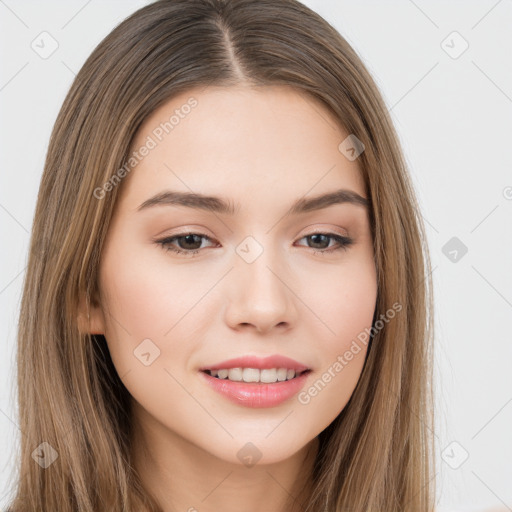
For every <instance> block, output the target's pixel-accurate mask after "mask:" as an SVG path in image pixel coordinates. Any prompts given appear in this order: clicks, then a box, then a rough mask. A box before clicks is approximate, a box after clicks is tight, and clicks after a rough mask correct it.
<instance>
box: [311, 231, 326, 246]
mask: <svg viewBox="0 0 512 512" xmlns="http://www.w3.org/2000/svg"><path fill="white" fill-rule="evenodd" d="M316 237H319V238H321V237H323V238H324V239H325V238H327V235H322V234H319V233H317V234H314V235H311V236H310V239H311V240H312V241H313V243H314V244H316V243H320V245H322V243H321V242H318V241H317V240H316ZM324 241H325V240H324Z"/></svg>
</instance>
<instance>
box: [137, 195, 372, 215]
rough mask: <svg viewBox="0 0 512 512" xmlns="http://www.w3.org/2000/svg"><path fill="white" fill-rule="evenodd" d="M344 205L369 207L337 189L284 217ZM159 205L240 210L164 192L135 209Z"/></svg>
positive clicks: (230, 212)
mask: <svg viewBox="0 0 512 512" xmlns="http://www.w3.org/2000/svg"><path fill="white" fill-rule="evenodd" d="M344 203H348V204H353V205H356V206H361V207H363V208H365V209H366V210H368V209H369V205H370V203H369V201H368V199H366V198H364V197H362V196H361V195H359V194H358V193H357V192H354V191H353V190H347V189H339V190H335V191H333V192H329V193H327V194H322V195H318V196H314V197H310V198H301V199H298V200H297V201H295V202H294V203H293V204H292V206H291V207H290V209H289V210H288V212H287V213H286V214H285V215H298V214H300V213H307V212H310V211H315V210H321V209H323V208H327V207H329V206H332V205H335V204H344ZM161 205H170V206H185V207H188V208H195V209H200V210H206V211H210V212H215V213H220V214H225V215H234V214H235V213H236V212H237V211H239V208H240V205H239V204H235V203H233V202H232V201H229V200H227V199H224V198H222V197H216V196H208V195H203V194H199V193H195V192H176V191H165V192H161V193H159V194H156V195H155V196H153V197H151V198H149V199H147V200H146V201H144V202H143V203H142V204H141V205H140V206H139V207H138V208H137V211H141V210H145V209H147V208H150V207H152V206H161Z"/></svg>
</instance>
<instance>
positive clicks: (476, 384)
mask: <svg viewBox="0 0 512 512" xmlns="http://www.w3.org/2000/svg"><path fill="white" fill-rule="evenodd" d="M147 3H148V2H144V1H142V0H139V1H136V0H129V1H120V0H109V1H103V2H100V1H99V0H89V1H88V2H87V1H85V0H73V1H66V2H64V1H60V2H57V1H46V2H36V1H18V2H16V1H14V0H0V34H1V35H0V38H1V47H0V52H1V59H0V62H1V69H0V73H1V74H0V108H1V114H0V119H1V123H0V129H1V139H0V140H1V146H0V147H1V159H0V162H1V168H2V170H1V173H0V229H1V233H0V235H1V244H2V245H1V246H2V250H1V270H0V322H1V323H0V329H1V332H2V333H3V340H2V347H3V357H2V358H0V413H1V414H0V468H1V477H0V507H1V506H5V505H6V503H7V501H6V497H5V496H6V494H7V492H8V482H9V475H10V474H11V471H12V467H13V463H14V458H15V452H14V440H15V439H16V438H17V437H18V435H19V429H18V427H17V424H16V404H15V400H14V397H15V387H14V363H15V349H16V330H17V316H18V313H19V304H20V296H21V289H22V283H23V279H24V276H25V267H26V256H27V248H28V241H29V232H30V228H31V224H32V217H33V213H34V208H35V203H36V197H37V191H38V187H39V181H40V177H41V173H42V169H43V164H44V158H45V154H46V148H47V144H48V140H49V135H50V131H51V128H52V126H53V123H54V121H55V118H56V115H57V112H58V110H59V108H60V106H61V104H62V101H63V99H64V96H65V94H66V92H67V90H68V88H69V86H70V84H71V81H72V80H73V77H74V74H75V73H76V72H77V71H78V70H79V69H80V67H81V66H82V64H83V62H84V61H85V59H86V58H87V56H88V55H89V54H90V53H91V51H92V50H93V49H94V47H95V46H96V45H97V44H98V43H99V41H100V40H101V39H102V38H103V37H104V36H105V35H107V33H109V32H110V31H111V30H112V28H113V27H114V26H115V25H117V24H118V23H120V22H121V21H122V20H123V19H124V18H125V17H126V16H127V15H129V14H131V13H132V12H134V11H135V10H136V9H138V8H139V7H142V6H143V5H145V4H147ZM304 3H305V4H306V5H308V6H310V7H312V8H313V9H314V10H316V11H317V12H318V13H319V14H321V15H322V16H323V17H325V18H326V19H327V20H328V21H330V22H331V23H332V24H333V25H334V26H335V27H336V28H337V29H338V30H339V31H340V32H341V34H342V35H343V36H344V37H345V38H346V39H347V40H348V41H349V43H351V44H352V45H353V47H354V48H355V50H356V51H357V52H358V53H359V55H360V56H361V57H362V58H363V60H364V62H365V63H366V65H367V66H368V68H369V70H370V72H371V73H372V74H373V76H374V77H375V79H376V81H377V84H378V85H379V87H380V89H381V91H382V93H383V95H384V98H385V101H386V103H387V105H388V107H389V109H390V111H391V114H392V117H393V120H394V122H395V125H396V127H397V130H398V132H399V135H400V138H401V141H402V144H403V148H404V151H405V154H406V157H407V161H408V163H409V166H410V172H411V174H412V176H413V180H414V184H415V187H416V191H417V194H418V197H419V201H420V204H421V207H422V213H423V216H424V219H425V222H426V226H427V231H428V237H429V244H430V248H431V256H432V266H433V269H434V270H433V275H432V276H433V280H434V287H435V294H436V295H435V299H436V349H435V359H436V383H437V384H436V385H437V390H436V391H437V414H438V416H437V423H438V429H437V432H436V436H437V442H438V451H437V458H438V467H437V472H438V474H437V479H438V488H439V489H438V500H439V504H438V509H437V510H438V512H447V511H451V512H453V511H476V510H484V509H487V508H490V507H493V506H500V507H504V506H506V508H503V510H512V372H511V362H512V344H511V338H512V335H511V328H512V321H511V320H512V269H511V264H512V157H511V152H510V147H511V142H512V64H511V63H512V59H511V53H512V30H511V29H512V2H511V0H500V1H496V0H485V1H484V0H482V1H475V0H473V1H464V2H462V1H450V2H446V1H441V0H436V1H428V2H427V1H426V0H416V1H412V0H397V1H393V2H378V1H370V0H364V1H356V0H350V1H349V0H346V1H345V0H344V1H339V0H338V1H335V0H307V1H305V2H304ZM43 31H47V32H48V33H49V34H51V36H52V37H53V38H54V39H55V40H56V41H57V42H58V45H59V46H58V48H57V50H56V51H55V52H54V53H53V54H52V55H51V56H49V57H48V58H47V59H43V58H41V57H40V56H39V55H38V54H37V53H36V52H35V51H34V50H33V49H32V48H31V43H32V41H34V40H35V41H36V43H37V42H38V41H40V39H38V37H39V35H40V34H41V32H43ZM454 31H456V32H457V33H458V34H459V35H457V34H455V35H453V34H452V33H453V32H454ZM44 37H47V36H44ZM443 41H445V42H444V43H443ZM464 41H466V42H467V44H468V45H469V47H468V48H467V50H466V51H464V53H462V54H461V55H458V54H459V53H460V52H461V50H462V49H464V46H465V43H464ZM39 44H40V46H41V45H42V43H39ZM45 47H46V48H49V45H48V44H46V45H45ZM450 53H451V56H450ZM454 57H456V58H454ZM452 237H457V239H458V240H459V241H460V242H456V243H457V244H460V243H463V244H464V245H465V246H466V247H467V249H468V251H467V253H466V254H465V255H462V252H461V251H460V250H459V249H457V248H456V249H455V250H457V251H458V252H457V254H456V255H455V253H454V252H451V254H450V251H453V248H452V247H450V246H447V247H446V246H445V244H447V243H448V241H449V240H450V239H452ZM443 248H444V252H443ZM445 253H446V255H445ZM454 258H456V261H452V260H453V259H454ZM466 454H467V456H468V458H467V460H465V461H464V457H465V456H466Z"/></svg>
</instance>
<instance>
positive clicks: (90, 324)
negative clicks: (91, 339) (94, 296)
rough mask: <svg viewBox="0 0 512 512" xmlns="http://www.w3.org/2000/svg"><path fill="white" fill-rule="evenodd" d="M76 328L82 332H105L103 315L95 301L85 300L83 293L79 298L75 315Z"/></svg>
mask: <svg viewBox="0 0 512 512" xmlns="http://www.w3.org/2000/svg"><path fill="white" fill-rule="evenodd" d="M77 324H78V330H79V331H80V332H82V333H84V334H86V333H89V334H105V317H104V315H103V310H102V309H101V306H100V305H99V303H97V302H96V301H93V302H92V303H91V302H89V301H87V299H86V297H85V295H84V296H83V297H81V298H80V303H79V305H78V316H77Z"/></svg>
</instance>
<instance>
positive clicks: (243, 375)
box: [201, 367, 311, 384]
mask: <svg viewBox="0 0 512 512" xmlns="http://www.w3.org/2000/svg"><path fill="white" fill-rule="evenodd" d="M201 371H202V372H203V373H206V375H209V376H210V377H214V378H216V379H218V380H226V381H232V382H241V383H245V384H250V383H254V384H274V383H279V382H287V381H290V380H294V379H298V378H299V377H301V376H302V375H305V374H307V373H310V372H311V370H310V369H309V368H308V369H306V370H300V371H299V370H295V369H293V368H264V369H259V368H242V367H237V368H220V369H216V370H208V369H205V370H201Z"/></svg>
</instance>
